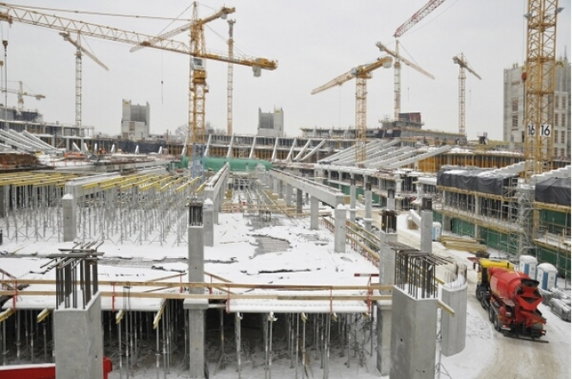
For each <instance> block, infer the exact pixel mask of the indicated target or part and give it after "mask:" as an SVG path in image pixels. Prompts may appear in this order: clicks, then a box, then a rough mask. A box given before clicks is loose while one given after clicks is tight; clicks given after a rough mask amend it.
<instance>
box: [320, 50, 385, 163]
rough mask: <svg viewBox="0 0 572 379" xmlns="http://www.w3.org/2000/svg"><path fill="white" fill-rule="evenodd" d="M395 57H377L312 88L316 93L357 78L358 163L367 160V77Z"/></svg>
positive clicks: (356, 128) (356, 125) (356, 124)
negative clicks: (371, 61) (373, 60)
mask: <svg viewBox="0 0 572 379" xmlns="http://www.w3.org/2000/svg"><path fill="white" fill-rule="evenodd" d="M392 61H393V58H392V57H390V56H385V57H382V58H379V59H377V60H376V61H375V62H373V63H368V64H363V65H360V66H357V67H354V68H352V69H351V70H349V71H348V72H346V73H344V74H342V75H339V76H337V77H336V78H334V79H332V80H330V81H329V82H327V83H326V84H324V85H322V86H320V87H317V88H315V89H313V90H312V92H311V94H312V95H315V94H317V93H320V92H322V91H325V90H327V89H329V88H332V87H335V86H340V85H342V84H344V83H345V82H347V81H348V80H351V79H354V78H355V79H356V110H355V113H356V123H355V130H356V165H357V164H360V163H361V162H363V161H364V160H365V155H366V151H365V143H366V132H367V124H366V123H367V79H370V78H371V73H372V71H374V70H377V69H378V68H380V67H384V68H389V67H391V63H392Z"/></svg>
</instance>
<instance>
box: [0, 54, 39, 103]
mask: <svg viewBox="0 0 572 379" xmlns="http://www.w3.org/2000/svg"><path fill="white" fill-rule="evenodd" d="M2 64H3V62H1V61H0V66H2ZM2 92H6V93H13V94H16V95H18V111H19V112H22V111H23V110H24V96H30V97H33V98H35V99H36V100H42V99H45V98H46V96H44V95H39V94H36V93H29V92H26V91H24V84H23V83H22V82H21V81H19V82H18V89H11V88H8V89H4V88H2Z"/></svg>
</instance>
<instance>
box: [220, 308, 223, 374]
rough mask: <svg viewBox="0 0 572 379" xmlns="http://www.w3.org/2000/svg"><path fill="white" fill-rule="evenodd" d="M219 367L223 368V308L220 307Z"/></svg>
mask: <svg viewBox="0 0 572 379" xmlns="http://www.w3.org/2000/svg"><path fill="white" fill-rule="evenodd" d="M220 368H224V309H223V308H221V309H220Z"/></svg>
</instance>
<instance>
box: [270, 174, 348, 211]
mask: <svg viewBox="0 0 572 379" xmlns="http://www.w3.org/2000/svg"><path fill="white" fill-rule="evenodd" d="M270 175H271V176H272V177H274V178H276V179H279V180H280V181H282V182H284V183H287V184H289V185H290V186H292V187H294V188H296V189H299V190H302V191H303V192H306V193H309V194H310V196H313V197H315V198H317V199H318V200H320V201H321V202H323V203H326V204H328V205H330V206H332V207H336V206H337V205H338V204H344V203H345V199H346V195H344V193H343V192H340V191H336V190H332V189H331V188H330V187H328V186H325V185H323V184H317V183H316V182H313V181H311V180H308V179H305V178H302V177H300V176H295V175H292V174H288V173H285V172H284V171H279V170H271V171H270Z"/></svg>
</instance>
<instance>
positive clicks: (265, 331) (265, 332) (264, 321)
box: [262, 314, 268, 379]
mask: <svg viewBox="0 0 572 379" xmlns="http://www.w3.org/2000/svg"><path fill="white" fill-rule="evenodd" d="M262 332H263V335H264V379H268V319H267V318H266V317H264V314H262Z"/></svg>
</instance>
